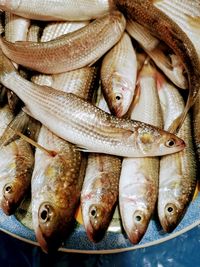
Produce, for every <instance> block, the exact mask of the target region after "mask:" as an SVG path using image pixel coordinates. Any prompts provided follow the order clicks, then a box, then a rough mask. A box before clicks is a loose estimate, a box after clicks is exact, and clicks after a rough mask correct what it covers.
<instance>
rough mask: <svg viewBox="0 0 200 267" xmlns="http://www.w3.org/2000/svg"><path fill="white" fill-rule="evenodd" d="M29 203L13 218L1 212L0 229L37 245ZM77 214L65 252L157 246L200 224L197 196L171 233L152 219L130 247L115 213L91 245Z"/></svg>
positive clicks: (62, 248) (64, 245) (115, 250)
mask: <svg viewBox="0 0 200 267" xmlns="http://www.w3.org/2000/svg"><path fill="white" fill-rule="evenodd" d="M30 211H31V203H30V200H29V199H27V200H26V201H24V203H23V204H22V205H21V206H20V208H19V210H18V212H17V213H16V214H15V215H13V216H6V215H5V214H4V213H3V212H2V210H0V229H1V230H2V231H4V232H6V233H8V234H10V235H12V236H14V237H16V238H18V239H21V240H24V241H26V242H29V243H32V244H35V245H38V243H37V241H36V238H35V234H34V231H33V230H32V218H31V212H30ZM78 221H79V222H80V221H81V220H80V218H79V215H78V216H77V225H76V228H75V229H74V231H73V232H72V233H71V235H70V236H69V237H68V239H67V240H66V241H65V242H64V244H63V246H62V247H61V248H60V250H61V251H65V252H78V253H90V254H91V253H116V252H123V251H128V250H133V249H137V248H141V247H147V246H152V245H156V244H158V243H161V242H164V241H166V240H169V239H172V238H174V237H176V236H178V235H180V234H182V233H184V232H186V231H188V230H190V229H192V228H193V227H195V226H196V225H198V224H200V194H198V195H197V197H196V198H195V200H194V201H193V202H192V203H191V204H190V206H189V208H188V210H187V213H186V214H185V216H184V218H183V220H182V221H181V223H180V224H179V226H178V227H177V228H176V229H175V230H174V231H173V232H172V233H170V234H166V233H164V232H163V231H162V228H161V226H160V225H159V223H158V221H157V219H152V220H151V222H150V224H149V227H148V229H147V232H146V234H145V236H144V237H143V239H142V240H141V242H140V243H139V244H138V245H132V244H131V243H130V242H129V240H128V239H127V237H126V234H125V233H124V232H122V228H121V224H120V219H119V215H118V212H117V209H116V212H115V214H114V217H113V221H112V223H111V226H110V227H109V231H108V232H107V234H106V236H105V237H104V239H103V240H102V241H101V242H99V243H97V244H94V243H92V242H91V241H89V239H88V238H87V235H86V233H85V230H84V227H83V225H81V224H80V223H79V222H78Z"/></svg>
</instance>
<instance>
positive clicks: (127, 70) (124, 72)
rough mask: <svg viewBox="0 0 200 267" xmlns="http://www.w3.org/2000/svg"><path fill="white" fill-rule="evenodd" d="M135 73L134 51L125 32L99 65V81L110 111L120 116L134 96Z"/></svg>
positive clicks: (124, 112) (123, 113) (126, 109)
mask: <svg viewBox="0 0 200 267" xmlns="http://www.w3.org/2000/svg"><path fill="white" fill-rule="evenodd" d="M136 74H137V61H136V53H135V50H134V48H133V45H132V43H131V39H130V37H129V35H128V34H127V33H124V34H123V36H122V38H121V39H120V41H119V42H118V43H117V44H116V45H115V46H114V47H113V48H112V49H111V50H110V51H109V52H108V53H107V54H106V55H105V57H104V58H103V61H102V66H101V83H102V90H103V93H104V97H105V99H106V101H107V103H108V106H109V108H110V111H111V113H112V114H114V115H115V116H117V117H122V116H124V115H125V114H126V112H127V111H128V109H129V107H130V105H131V103H132V100H133V96H134V91H135V85H136Z"/></svg>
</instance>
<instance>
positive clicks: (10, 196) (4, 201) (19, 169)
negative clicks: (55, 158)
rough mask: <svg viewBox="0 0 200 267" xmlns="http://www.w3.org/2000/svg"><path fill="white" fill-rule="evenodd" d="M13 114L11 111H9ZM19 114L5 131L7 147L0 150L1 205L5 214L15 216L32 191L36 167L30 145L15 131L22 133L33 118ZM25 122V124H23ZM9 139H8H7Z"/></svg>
mask: <svg viewBox="0 0 200 267" xmlns="http://www.w3.org/2000/svg"><path fill="white" fill-rule="evenodd" d="M9 112H11V111H9ZM29 118H30V117H29V116H27V115H26V114H25V113H23V115H21V114H19V116H17V117H16V118H15V119H14V120H13V121H11V122H10V124H9V126H7V128H6V129H5V132H4V133H3V136H2V137H1V140H2V138H3V140H4V142H6V141H7V143H5V145H3V146H2V144H1V149H0V159H1V160H0V196H1V198H0V205H1V208H2V209H3V211H4V213H6V214H7V215H11V214H13V213H14V212H15V211H16V209H17V207H18V206H19V205H20V203H21V201H22V200H23V199H24V197H25V196H26V194H27V191H28V190H29V189H30V182H31V176H32V171H33V166H34V155H33V150H32V147H31V146H30V144H28V143H27V142H26V141H24V140H23V139H21V138H16V134H15V132H14V131H13V129H12V127H14V129H15V130H19V131H22V128H23V130H24V129H25V128H26V125H27V126H28V124H29V123H31V120H32V118H30V121H29ZM21 120H22V121H23V123H22V122H21ZM5 138H7V139H5Z"/></svg>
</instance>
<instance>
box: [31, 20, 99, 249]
mask: <svg viewBox="0 0 200 267" xmlns="http://www.w3.org/2000/svg"><path fill="white" fill-rule="evenodd" d="M69 24H70V25H69ZM72 24H73V23H69V22H65V23H64V22H63V23H62V24H61V23H51V24H50V25H47V27H46V28H45V29H44V31H43V34H42V37H41V41H44V40H46V39H51V38H56V37H57V36H59V35H60V33H63V31H64V32H69V31H70V30H72V31H73V29H74V30H75V28H77V27H79V28H80V27H83V24H84V23H75V24H74V25H72ZM85 69H86V70H85ZM96 76H97V75H96V68H95V67H86V68H81V69H78V70H74V71H70V72H67V73H62V74H59V77H58V79H57V75H54V77H53V76H50V75H41V74H40V75H38V76H35V77H32V80H33V81H34V82H35V83H37V84H40V85H43V84H49V83H50V84H51V86H53V82H55V83H56V86H57V88H56V89H57V90H62V91H70V92H73V93H74V94H77V95H79V96H80V97H82V98H83V99H88V97H89V96H90V94H91V91H92V90H93V89H94V88H93V84H94V80H95V79H96ZM38 144H39V145H42V146H43V147H45V149H47V150H49V151H52V152H54V155H53V156H52V153H50V154H49V153H46V151H44V150H41V148H37V149H36V156H35V159H36V162H35V167H34V173H33V178H32V216H33V226H34V230H35V233H36V238H37V240H38V242H39V243H40V246H41V248H42V249H43V250H44V251H45V252H50V251H53V250H56V249H57V248H58V247H59V246H60V245H61V243H62V241H63V240H64V239H65V238H66V237H67V235H68V234H69V233H70V232H71V230H72V228H73V223H74V218H75V212H76V209H77V206H78V204H79V198H80V194H81V187H82V184H83V178H84V173H85V167H86V159H85V156H84V155H83V153H81V152H80V151H78V150H77V148H76V146H75V145H73V144H71V143H69V142H67V141H65V140H63V139H61V138H59V137H58V136H56V135H55V134H53V133H52V132H51V131H50V130H48V129H47V128H46V127H45V126H42V128H41V131H40V134H39V139H38ZM37 146H38V145H37ZM41 184H42V188H41Z"/></svg>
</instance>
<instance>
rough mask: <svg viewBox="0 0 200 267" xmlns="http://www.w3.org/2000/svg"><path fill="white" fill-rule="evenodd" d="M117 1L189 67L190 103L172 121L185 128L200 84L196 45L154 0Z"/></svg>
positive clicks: (173, 128)
mask: <svg viewBox="0 0 200 267" xmlns="http://www.w3.org/2000/svg"><path fill="white" fill-rule="evenodd" d="M114 4H116V7H117V8H118V9H119V10H120V11H121V12H122V13H123V14H124V16H125V17H126V18H127V17H128V18H129V19H133V20H135V21H136V22H138V23H139V24H141V25H143V26H145V27H146V28H147V29H148V30H149V31H150V32H151V33H152V34H153V35H155V36H156V37H157V38H159V39H161V40H162V41H163V42H164V43H166V44H167V45H168V46H169V47H170V48H171V49H172V51H173V52H174V53H175V54H176V55H177V56H178V57H179V58H180V60H181V61H182V63H183V65H184V67H185V70H186V73H187V77H188V85H189V95H188V98H187V103H186V105H185V108H184V111H183V112H182V114H180V116H179V117H178V118H176V120H175V121H173V122H172V125H170V126H169V129H168V131H170V132H172V133H176V132H178V131H179V129H180V128H181V125H182V124H183V122H184V120H185V117H186V115H187V113H188V111H189V109H190V108H191V106H192V105H193V104H194V103H195V100H196V97H197V94H198V91H199V88H200V75H199V73H200V62H199V59H198V55H197V52H196V49H195V47H194V45H193V43H192V42H191V40H190V39H189V38H188V36H187V35H186V33H185V32H184V31H183V30H181V28H180V27H179V26H178V25H177V23H175V22H174V21H173V20H172V19H171V18H170V17H169V16H167V15H166V14H165V13H163V12H162V11H161V10H159V9H158V8H156V7H155V6H154V5H153V3H152V1H151V0H146V1H141V0H134V1H129V0H115V1H114ZM152 25H153V27H152Z"/></svg>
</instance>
